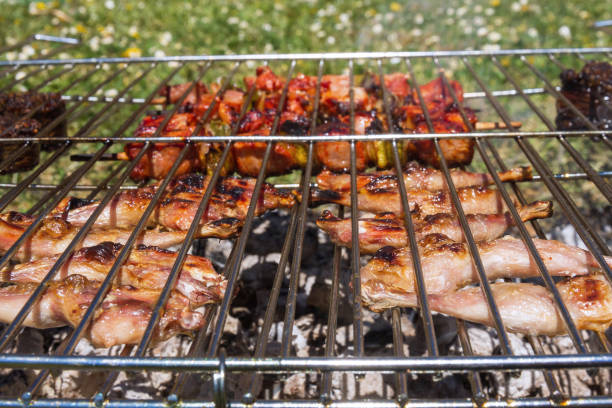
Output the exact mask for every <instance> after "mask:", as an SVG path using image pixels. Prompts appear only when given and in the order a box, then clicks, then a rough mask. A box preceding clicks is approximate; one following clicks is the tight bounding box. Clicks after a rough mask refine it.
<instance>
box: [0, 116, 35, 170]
mask: <svg viewBox="0 0 612 408" xmlns="http://www.w3.org/2000/svg"><path fill="white" fill-rule="evenodd" d="M39 130H40V123H39V122H38V121H37V120H36V119H28V120H15V119H14V118H12V117H10V116H7V115H0V133H2V134H3V136H2V137H6V138H22V137H36V134H37V133H38V132H39ZM5 132H6V133H5ZM21 146H23V142H17V143H3V144H2V145H0V162H3V161H5V160H8V159H12V161H11V164H9V165H8V166H7V167H6V168H4V170H2V171H0V174H9V173H16V172H20V171H28V170H31V169H33V168H34V167H36V165H37V164H38V160H39V156H40V145H39V144H38V143H36V144H32V145H30V146H29V147H28V148H27V149H26V151H25V152H24V153H23V154H22V155H21V156H19V157H15V153H16V152H17V150H19V149H20V148H21Z"/></svg>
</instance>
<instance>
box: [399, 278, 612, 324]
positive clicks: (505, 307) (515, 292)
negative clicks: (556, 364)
mask: <svg viewBox="0 0 612 408" xmlns="http://www.w3.org/2000/svg"><path fill="white" fill-rule="evenodd" d="M557 289H558V290H559V293H560V294H561V299H562V300H563V303H564V304H565V305H566V306H567V309H568V311H569V313H570V316H571V317H572V320H573V321H574V323H575V324H576V327H577V328H578V330H595V331H599V332H603V331H605V330H606V329H607V328H608V327H609V326H610V324H611V323H612V290H611V289H610V286H609V285H608V283H607V282H606V281H605V279H604V277H602V276H600V275H596V276H592V275H589V276H578V277H574V278H569V279H566V280H563V281H561V282H559V283H557ZM491 292H492V293H493V298H494V299H495V304H496V305H497V308H498V310H499V313H500V315H501V318H502V321H503V323H504V326H505V328H506V330H508V331H511V332H515V333H524V334H531V335H544V336H557V335H562V334H565V333H566V328H565V323H564V321H563V318H562V317H561V316H560V315H559V312H558V311H557V307H556V305H555V301H554V299H553V296H552V294H551V293H550V292H549V291H548V290H547V289H546V288H545V287H543V286H539V285H534V284H530V283H511V282H501V283H493V284H491ZM427 299H428V301H429V307H430V308H431V310H432V311H435V312H439V313H444V314H446V315H449V316H453V317H457V318H460V319H464V320H468V321H471V322H475V323H481V324H484V325H487V326H493V321H492V319H491V315H490V313H489V308H488V306H487V300H486V299H485V297H484V294H483V293H482V289H481V288H480V287H469V288H464V289H461V290H458V291H456V292H450V293H445V294H440V295H430V296H428V297H427ZM402 305H404V306H418V303H417V298H416V295H415V294H414V293H412V294H407V295H406V296H405V297H404V299H403V300H402Z"/></svg>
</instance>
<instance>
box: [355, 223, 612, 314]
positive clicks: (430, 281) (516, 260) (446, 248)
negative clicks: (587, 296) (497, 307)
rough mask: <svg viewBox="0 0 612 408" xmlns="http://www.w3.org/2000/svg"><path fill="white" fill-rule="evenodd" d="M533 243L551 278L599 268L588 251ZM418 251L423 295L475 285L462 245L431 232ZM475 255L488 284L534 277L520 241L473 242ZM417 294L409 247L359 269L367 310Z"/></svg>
mask: <svg viewBox="0 0 612 408" xmlns="http://www.w3.org/2000/svg"><path fill="white" fill-rule="evenodd" d="M533 242H534V244H535V246H536V249H537V250H538V253H539V254H540V256H541V257H542V260H543V261H544V264H545V265H546V268H547V269H548V271H549V272H550V273H551V274H552V275H554V276H576V275H587V274H589V273H591V272H593V271H596V270H597V269H598V268H599V264H598V263H597V261H596V260H595V258H594V257H593V255H591V254H590V253H589V252H588V251H585V250H582V249H579V248H576V247H571V246H569V245H565V244H563V243H561V242H559V241H553V240H542V239H534V240H533ZM418 250H419V255H420V258H421V265H422V268H423V276H424V279H425V289H426V291H427V294H428V295H438V294H439V295H446V294H452V293H453V292H454V291H456V290H457V289H459V288H461V287H463V286H466V285H469V284H473V283H477V282H478V273H477V271H476V268H475V267H474V265H473V260H472V257H471V256H470V253H469V250H468V247H467V244H464V243H458V242H452V241H450V240H449V239H448V238H447V237H445V236H443V235H439V234H432V235H428V236H426V237H425V238H424V239H423V240H421V241H420V242H419V248H418ZM478 252H479V254H480V257H481V259H482V263H483V266H484V270H485V273H486V275H487V278H488V279H489V280H495V279H498V278H529V277H537V276H539V271H538V268H537V266H536V265H535V263H534V262H533V261H532V260H531V256H530V254H529V251H528V250H527V248H526V247H525V244H524V243H523V241H521V240H520V239H516V238H511V237H504V238H500V239H497V240H495V241H490V242H482V243H479V244H478ZM606 262H607V263H608V264H609V265H612V258H611V257H607V258H606ZM478 290H480V288H479V289H478ZM416 291H417V290H416V278H415V274H414V268H413V263H412V255H411V251H410V248H401V249H394V248H391V247H385V248H382V249H380V250H379V251H378V252H377V253H376V255H374V258H372V260H371V261H370V262H368V264H367V265H366V266H365V267H363V268H362V269H361V294H362V299H363V301H364V303H366V304H367V305H370V307H371V308H372V309H375V310H380V309H384V308H387V307H393V306H414V304H413V303H411V299H413V297H414V294H415V293H416Z"/></svg>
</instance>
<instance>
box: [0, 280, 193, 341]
mask: <svg viewBox="0 0 612 408" xmlns="http://www.w3.org/2000/svg"><path fill="white" fill-rule="evenodd" d="M99 285H100V284H99V282H94V281H90V280H88V279H87V278H85V277H83V276H81V275H71V276H68V277H67V278H65V279H64V280H62V281H59V282H51V283H50V284H49V286H48V287H47V289H46V290H45V292H44V293H43V295H42V296H41V298H40V299H39V300H38V301H37V302H36V304H35V305H34V307H33V308H32V311H31V312H30V313H29V314H28V316H27V317H26V318H25V321H24V322H23V324H24V325H26V326H29V327H34V328H39V329H46V328H50V327H61V326H66V325H70V326H73V327H75V326H77V325H78V324H79V322H80V321H81V319H82V318H83V315H84V314H85V311H86V310H87V308H88V307H89V305H90V304H91V301H92V300H93V299H94V297H95V295H96V292H97V291H98V287H99ZM37 286H38V283H31V282H17V283H16V282H4V283H2V284H0V321H1V322H3V323H10V322H12V321H13V319H14V318H15V316H16V315H17V313H18V312H19V311H20V310H21V308H22V307H23V306H24V305H25V303H26V302H27V300H28V299H29V297H30V296H31V295H32V293H33V292H34V291H35V290H36V287H37ZM158 298H159V290H153V289H143V288H135V287H133V286H118V287H115V288H112V289H111V290H110V292H109V293H108V294H107V295H106V297H105V298H104V300H103V301H102V304H101V305H100V306H99V308H98V310H97V313H96V314H95V316H94V318H93V319H92V321H91V324H90V325H89V327H88V329H87V331H86V332H85V337H86V338H88V339H89V341H91V342H92V344H93V345H94V347H112V346H115V345H118V344H138V343H139V341H140V340H141V338H142V336H143V334H144V332H145V330H146V327H147V324H148V322H149V319H150V317H151V314H152V311H153V308H154V306H155V302H156V301H157V299H158ZM203 324H204V316H203V315H202V314H201V313H199V312H194V311H192V309H191V304H190V302H189V300H188V299H187V298H186V297H185V296H183V295H182V294H180V293H179V292H177V291H172V292H171V294H170V297H169V299H168V302H167V304H166V307H165V309H164V312H163V316H162V317H161V318H160V321H159V322H158V324H157V325H156V326H155V332H154V336H153V342H159V341H162V340H166V339H168V338H170V337H172V336H174V335H176V334H179V333H192V332H193V331H195V330H198V329H200V328H201V327H202V326H203Z"/></svg>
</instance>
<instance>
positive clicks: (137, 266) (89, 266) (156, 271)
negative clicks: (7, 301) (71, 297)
mask: <svg viewBox="0 0 612 408" xmlns="http://www.w3.org/2000/svg"><path fill="white" fill-rule="evenodd" d="M122 248H123V246H122V245H119V244H115V243H112V242H103V243H101V244H99V245H96V246H92V247H87V248H81V249H79V250H78V251H76V252H74V253H73V254H72V256H71V257H70V259H68V261H66V263H65V264H64V266H63V267H62V268H61V270H60V271H58V273H57V275H56V276H55V279H56V280H61V279H64V278H65V277H67V276H70V275H81V276H84V277H86V278H87V279H88V280H90V281H100V282H101V281H103V280H104V278H106V275H107V274H108V272H109V271H110V269H111V267H112V266H113V263H114V262H115V260H116V259H117V256H118V255H119V252H120V251H121V249H122ZM176 256H177V254H176V253H175V252H171V251H167V250H163V249H161V248H156V247H146V246H142V245H141V246H138V247H136V248H134V249H132V251H131V252H130V255H129V257H128V259H127V260H126V261H125V263H123V265H122V266H121V269H120V270H119V273H118V275H117V280H116V283H117V284H119V285H129V286H133V287H135V288H142V289H151V290H161V289H162V288H163V287H164V284H165V283H166V280H167V279H168V275H169V274H170V270H171V269H172V266H173V265H174V261H175V260H176ZM58 258H59V255H55V256H49V257H44V258H41V259H39V260H36V261H32V262H27V263H23V264H17V265H14V266H9V267H7V268H5V269H4V270H2V274H3V276H4V280H9V281H13V282H40V281H41V280H42V279H43V278H44V277H45V276H46V275H47V273H48V272H49V270H51V267H52V266H53V265H54V264H55V262H56V261H57V259H58ZM226 284H227V282H226V281H225V279H224V278H223V277H222V276H221V275H218V274H217V273H216V272H215V270H214V268H213V266H212V264H211V262H210V261H209V260H208V259H206V258H203V257H200V256H193V255H187V258H186V259H185V263H184V264H183V267H182V269H181V272H180V275H179V277H178V280H177V283H176V287H175V289H176V290H177V291H178V292H180V293H181V294H182V295H183V296H185V297H186V298H187V299H189V301H190V302H191V304H192V306H193V307H198V306H202V305H204V304H206V303H214V302H218V301H220V300H221V298H223V294H224V293H225V287H226Z"/></svg>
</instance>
